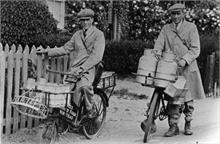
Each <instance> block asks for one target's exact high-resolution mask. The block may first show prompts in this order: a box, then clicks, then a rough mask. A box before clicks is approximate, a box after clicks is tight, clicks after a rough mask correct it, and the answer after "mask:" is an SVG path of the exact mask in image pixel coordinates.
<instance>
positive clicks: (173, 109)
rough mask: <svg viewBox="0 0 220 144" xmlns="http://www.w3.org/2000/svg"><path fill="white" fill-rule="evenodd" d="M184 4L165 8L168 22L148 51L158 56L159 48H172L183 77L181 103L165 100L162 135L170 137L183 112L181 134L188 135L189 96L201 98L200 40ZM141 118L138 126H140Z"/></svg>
mask: <svg viewBox="0 0 220 144" xmlns="http://www.w3.org/2000/svg"><path fill="white" fill-rule="evenodd" d="M184 10H185V5H183V4H180V3H176V4H174V5H172V6H171V7H170V8H169V9H168V12H169V13H170V14H171V19H172V23H170V24H166V25H165V26H164V27H163V28H162V30H161V32H160V34H159V36H158V38H157V40H156V42H155V45H154V49H153V50H152V52H153V53H154V54H155V56H156V57H157V58H161V55H162V53H163V52H166V51H172V52H173V53H174V54H175V55H176V56H177V59H176V61H177V64H178V66H179V67H180V69H181V70H180V72H181V75H183V76H184V77H185V79H186V85H185V88H187V89H188V91H187V93H186V95H185V98H184V103H183V104H180V103H181V102H180V101H179V102H178V101H176V99H175V100H174V99H171V100H169V101H168V104H167V111H168V123H169V127H170V128H169V130H168V131H167V132H166V133H165V134H164V136H165V137H172V136H174V135H178V134H179V127H178V122H179V119H180V115H181V113H182V112H183V113H184V114H185V127H184V134H185V135H192V134H193V132H192V128H191V121H192V113H193V110H194V106H193V99H195V98H204V97H205V94H204V90H203V86H202V81H201V76H200V72H199V68H198V65H197V62H196V58H197V57H198V56H199V54H200V40H199V34H198V30H197V27H196V25H195V24H193V23H190V22H187V21H186V20H185V19H184V18H185V12H184ZM144 124H145V123H144V122H142V128H143V126H144Z"/></svg>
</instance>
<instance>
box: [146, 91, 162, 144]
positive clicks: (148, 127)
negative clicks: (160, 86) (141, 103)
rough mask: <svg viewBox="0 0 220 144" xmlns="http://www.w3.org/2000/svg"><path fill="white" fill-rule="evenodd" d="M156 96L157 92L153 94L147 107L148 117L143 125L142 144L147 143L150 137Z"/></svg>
mask: <svg viewBox="0 0 220 144" xmlns="http://www.w3.org/2000/svg"><path fill="white" fill-rule="evenodd" d="M158 96H159V93H158V92H157V91H155V92H154V94H153V97H152V100H151V103H150V107H149V111H148V117H147V120H146V123H145V127H146V128H145V134H144V139H143V142H144V143H146V142H148V141H149V139H150V136H151V128H152V125H153V121H154V115H155V110H156V107H157V104H158V102H157V101H158Z"/></svg>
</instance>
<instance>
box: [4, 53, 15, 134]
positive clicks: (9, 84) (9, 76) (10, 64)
mask: <svg viewBox="0 0 220 144" xmlns="http://www.w3.org/2000/svg"><path fill="white" fill-rule="evenodd" d="M13 67H14V53H13V51H12V50H10V52H9V55H8V62H7V75H6V77H7V80H6V83H7V101H6V121H5V134H6V135H9V134H11V125H12V117H11V114H12V106H11V100H12V85H13V84H12V83H13Z"/></svg>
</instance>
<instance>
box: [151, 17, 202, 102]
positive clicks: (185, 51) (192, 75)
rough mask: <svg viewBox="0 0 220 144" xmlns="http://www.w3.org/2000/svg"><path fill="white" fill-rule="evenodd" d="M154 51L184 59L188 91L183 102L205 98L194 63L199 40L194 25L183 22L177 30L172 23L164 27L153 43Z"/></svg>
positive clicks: (184, 72) (198, 48)
mask: <svg viewBox="0 0 220 144" xmlns="http://www.w3.org/2000/svg"><path fill="white" fill-rule="evenodd" d="M177 33H178V35H179V36H180V37H181V39H182V40H181V39H180V38H179V37H178V35H177ZM184 43H185V44H186V45H187V46H186V45H185V44H184ZM154 49H155V50H157V51H158V52H159V53H160V54H161V53H162V52H163V51H172V52H173V53H174V54H175V55H176V56H177V60H180V59H184V60H185V61H186V62H187V63H186V66H185V67H184V68H183V76H184V77H185V78H186V85H185V86H186V88H187V89H188V92H187V93H186V96H185V101H189V100H192V99H199V98H204V97H205V93H204V89H203V85H202V80H201V75H200V72H199V68H198V65H197V61H196V58H197V57H198V56H199V54H200V40H199V34H198V30H197V27H196V25H195V24H193V23H191V22H187V21H185V20H184V21H183V22H182V24H181V26H180V28H179V29H178V30H177V29H176V27H175V25H174V24H173V23H170V24H167V25H165V26H164V27H163V28H162V30H161V32H160V34H159V36H158V39H157V40H156V42H155V45H154Z"/></svg>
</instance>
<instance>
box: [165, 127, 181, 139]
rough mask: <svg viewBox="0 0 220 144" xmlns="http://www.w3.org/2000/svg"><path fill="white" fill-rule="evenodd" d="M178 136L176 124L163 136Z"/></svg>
mask: <svg viewBox="0 0 220 144" xmlns="http://www.w3.org/2000/svg"><path fill="white" fill-rule="evenodd" d="M178 134H179V127H178V126H177V125H176V124H173V125H171V126H170V128H169V130H168V131H167V132H166V133H165V134H164V136H165V137H172V136H175V135H178Z"/></svg>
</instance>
